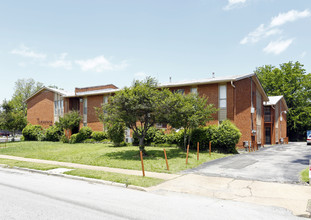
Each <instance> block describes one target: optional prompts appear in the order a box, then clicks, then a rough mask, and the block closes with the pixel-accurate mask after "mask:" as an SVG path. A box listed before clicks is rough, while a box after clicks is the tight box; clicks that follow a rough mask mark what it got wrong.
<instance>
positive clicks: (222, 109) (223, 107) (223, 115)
mask: <svg viewBox="0 0 311 220" xmlns="http://www.w3.org/2000/svg"><path fill="white" fill-rule="evenodd" d="M218 88H219V93H218V95H219V111H218V121H219V122H220V123H221V122H222V121H224V120H226V119H227V85H225V84H224V85H221V84H220V85H219V87H218Z"/></svg>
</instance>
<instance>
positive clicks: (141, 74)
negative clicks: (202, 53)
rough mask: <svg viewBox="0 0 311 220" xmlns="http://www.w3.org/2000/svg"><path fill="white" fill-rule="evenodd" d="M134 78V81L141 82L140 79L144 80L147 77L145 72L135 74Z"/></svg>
mask: <svg viewBox="0 0 311 220" xmlns="http://www.w3.org/2000/svg"><path fill="white" fill-rule="evenodd" d="M134 76H135V79H139V80H142V79H145V78H146V77H147V76H148V75H147V73H145V72H137V73H135V74H134Z"/></svg>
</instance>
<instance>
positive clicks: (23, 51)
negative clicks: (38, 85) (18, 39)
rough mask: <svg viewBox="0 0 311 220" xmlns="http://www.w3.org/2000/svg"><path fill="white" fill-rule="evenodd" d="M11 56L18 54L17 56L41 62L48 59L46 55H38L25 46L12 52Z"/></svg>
mask: <svg viewBox="0 0 311 220" xmlns="http://www.w3.org/2000/svg"><path fill="white" fill-rule="evenodd" d="M11 54H16V55H20V56H23V57H29V58H33V59H41V60H44V59H45V58H46V54H43V53H36V52H34V51H33V50H31V49H30V48H28V47H26V46H24V45H21V46H20V47H19V48H18V49H14V50H12V51H11Z"/></svg>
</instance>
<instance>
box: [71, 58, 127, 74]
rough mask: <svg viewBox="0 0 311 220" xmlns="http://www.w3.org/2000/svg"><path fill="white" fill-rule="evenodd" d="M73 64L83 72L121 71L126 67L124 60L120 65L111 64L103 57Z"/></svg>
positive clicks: (77, 61)
mask: <svg viewBox="0 0 311 220" xmlns="http://www.w3.org/2000/svg"><path fill="white" fill-rule="evenodd" d="M75 63H76V64H78V65H79V66H80V67H81V69H82V70H83V71H88V70H91V71H95V72H103V71H105V70H122V69H125V68H126V67H127V61H126V60H124V61H122V62H121V63H120V64H112V63H111V62H110V61H109V60H107V59H106V58H105V57H104V56H98V57H95V58H93V59H87V60H76V61H75Z"/></svg>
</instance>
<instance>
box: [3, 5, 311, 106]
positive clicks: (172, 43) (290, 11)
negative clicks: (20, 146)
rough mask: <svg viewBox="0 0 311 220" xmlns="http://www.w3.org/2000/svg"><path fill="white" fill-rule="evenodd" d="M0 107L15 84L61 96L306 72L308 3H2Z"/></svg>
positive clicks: (310, 29)
mask: <svg viewBox="0 0 311 220" xmlns="http://www.w3.org/2000/svg"><path fill="white" fill-rule="evenodd" d="M0 45H1V46H0V102H1V103H2V100H4V99H7V100H9V99H11V97H12V95H13V93H14V86H15V82H16V81H17V80H18V79H29V78H33V79H34V80H35V81H38V82H42V83H44V85H46V86H50V85H55V86H58V87H59V88H62V89H64V90H67V91H74V88H75V87H87V86H98V85H106V84H114V85H116V86H118V87H119V88H122V87H124V86H130V85H131V84H132V82H133V80H134V79H144V78H145V77H146V76H152V77H155V78H156V79H157V80H158V82H159V83H166V82H168V81H169V77H171V78H172V82H178V81H184V80H194V79H204V78H211V77H212V72H214V73H215V76H216V77H222V76H230V75H240V74H247V73H253V71H254V70H255V69H256V68H257V67H261V66H264V65H268V64H269V65H273V66H276V67H278V66H279V64H282V63H286V62H289V61H293V62H296V61H299V62H300V63H302V64H303V65H304V68H305V69H306V72H307V73H310V72H311V62H310V61H311V1H310V0H296V1H292V0H156V1H154V0H152V1H151V0H141V1H139V0H123V1H122V0H113V1H112V0H110V1H108V0H88V1H86V0H84V1H82V0H53V1H41V0H37V1H36V0H27V1H15V0H12V1H0Z"/></svg>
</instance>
